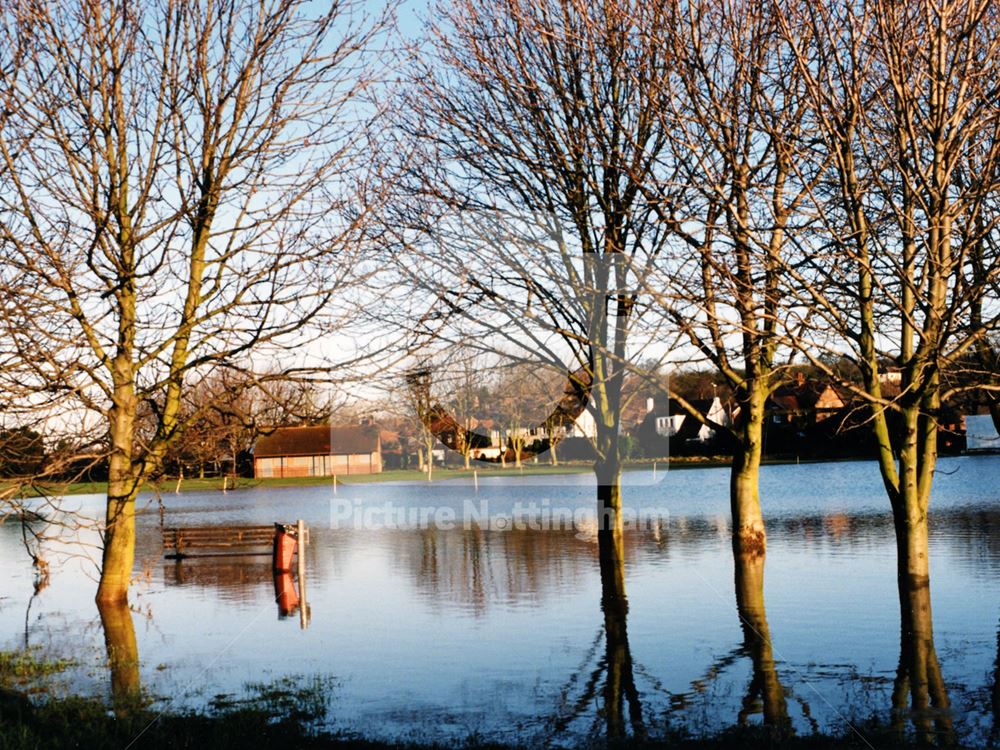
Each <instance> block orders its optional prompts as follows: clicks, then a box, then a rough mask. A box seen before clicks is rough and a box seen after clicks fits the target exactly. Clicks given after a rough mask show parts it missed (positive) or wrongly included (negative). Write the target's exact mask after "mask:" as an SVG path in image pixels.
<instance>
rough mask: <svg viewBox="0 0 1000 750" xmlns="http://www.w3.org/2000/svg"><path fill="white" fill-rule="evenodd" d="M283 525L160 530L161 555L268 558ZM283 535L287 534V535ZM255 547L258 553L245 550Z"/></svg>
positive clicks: (174, 556) (193, 527)
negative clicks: (161, 539) (161, 536)
mask: <svg viewBox="0 0 1000 750" xmlns="http://www.w3.org/2000/svg"><path fill="white" fill-rule="evenodd" d="M281 528H285V529H288V530H292V529H294V527H286V526H284V525H283V524H270V525H268V526H188V527H184V528H169V529H164V530H163V549H164V550H166V551H167V553H166V554H165V555H164V556H165V557H166V558H167V559H168V560H184V559H185V558H188V557H234V556H243V555H271V554H273V552H274V547H275V538H276V536H278V533H279V532H278V530H279V529H281ZM286 533H290V531H289V532H286ZM253 548H257V549H258V551H257V552H252V551H247V550H252V549H253Z"/></svg>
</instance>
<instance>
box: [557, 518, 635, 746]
mask: <svg viewBox="0 0 1000 750" xmlns="http://www.w3.org/2000/svg"><path fill="white" fill-rule="evenodd" d="M598 560H599V566H600V574H601V612H602V614H603V619H604V622H603V628H602V630H603V632H602V633H601V632H599V633H598V637H597V638H596V639H595V642H594V644H593V647H592V651H591V653H590V654H589V655H588V657H587V659H586V660H585V662H584V665H586V664H588V663H590V662H591V661H592V659H593V658H594V657H595V656H596V654H597V650H598V649H599V648H600V645H599V644H600V640H601V637H602V636H603V640H604V656H603V658H601V659H599V660H598V661H597V664H596V666H595V667H594V669H593V670H592V671H591V672H590V674H589V676H588V677H587V680H586V682H585V683H584V686H583V690H582V692H581V694H580V695H579V697H578V698H577V700H575V701H574V702H573V704H572V706H571V708H570V709H569V711H568V712H566V713H564V714H563V715H562V716H560V717H559V718H558V719H557V720H556V721H554V722H552V724H551V726H552V727H553V731H552V733H551V736H550V740H553V739H556V738H558V737H561V736H562V735H563V734H564V733H565V732H566V730H567V729H568V728H569V726H570V724H572V723H573V722H574V721H576V720H578V719H579V718H581V717H582V716H583V715H584V714H585V713H587V712H588V711H589V709H590V708H591V707H592V706H594V705H595V704H596V705H597V706H598V708H597V715H596V717H595V719H594V724H593V729H592V736H594V737H597V736H601V735H603V736H605V737H606V738H607V740H608V743H609V744H618V743H620V742H621V741H622V740H625V739H626V738H627V737H628V736H629V727H631V736H632V737H633V738H634V739H636V740H639V741H641V740H643V739H645V737H646V728H645V726H644V723H643V716H642V702H641V700H640V697H639V691H638V690H637V689H636V685H635V677H634V670H633V663H632V652H631V649H630V648H629V642H628V596H627V594H626V591H625V563H624V542H623V539H622V535H621V533H620V532H612V531H602V532H600V533H599V535H598ZM584 665H581V672H582V670H583V668H584ZM579 677H580V673H579V672H577V673H575V674H573V675H572V676H571V677H570V679H569V681H568V683H567V685H566V686H565V687H564V688H563V691H562V692H563V696H564V698H565V697H567V696H568V693H569V692H570V691H571V690H572V687H573V686H574V685H575V684H576V683H577V682H578V680H579ZM602 679H603V684H602ZM598 696H600V699H598Z"/></svg>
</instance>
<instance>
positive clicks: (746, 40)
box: [645, 0, 821, 554]
mask: <svg viewBox="0 0 1000 750" xmlns="http://www.w3.org/2000/svg"><path fill="white" fill-rule="evenodd" d="M667 5H668V7H669V8H670V13H671V18H672V23H671V24H670V27H671V30H672V33H671V35H670V37H669V39H670V53H671V56H672V59H673V61H674V65H673V71H672V75H671V78H670V81H671V96H670V97H666V98H665V99H664V104H665V108H664V110H663V111H662V112H661V113H660V116H661V117H662V118H663V127H664V129H665V130H666V131H667V132H668V133H669V138H668V153H669V158H670V160H671V163H672V164H673V165H675V166H676V171H677V180H678V181H679V182H680V184H681V185H682V186H683V192H682V196H683V197H681V198H680V199H676V198H675V199H673V200H670V199H669V198H670V196H669V194H668V195H667V196H665V197H666V198H667V199H664V196H661V195H660V194H659V192H658V188H659V187H661V186H659V185H657V184H655V183H653V182H649V183H647V184H646V185H645V190H646V191H647V195H648V196H649V198H650V200H652V201H653V202H654V205H655V206H656V207H657V210H658V212H659V213H660V216H661V218H662V220H663V221H664V223H665V224H666V225H667V226H668V227H669V228H670V230H671V233H672V235H673V236H674V237H676V243H674V244H675V246H676V247H675V249H674V251H673V252H671V253H666V254H664V255H663V258H662V260H663V262H662V263H661V264H660V266H659V268H658V269H657V273H656V274H654V275H651V276H648V277H647V278H646V285H645V291H646V292H647V293H648V294H649V295H651V296H652V298H653V299H654V300H655V302H656V304H657V305H658V306H659V307H660V308H661V309H662V310H663V312H664V314H665V315H666V316H667V317H668V319H669V321H670V324H671V325H672V326H673V327H674V328H675V329H676V330H677V331H679V332H680V335H681V336H682V338H683V341H684V344H685V348H686V349H687V350H689V351H690V352H691V357H692V358H693V360H694V361H696V362H702V363H707V364H709V365H710V366H712V367H713V368H714V369H715V370H716V372H717V373H718V375H717V377H718V378H719V379H720V380H721V382H722V383H723V384H724V385H725V386H726V388H727V389H728V390H729V391H730V392H731V393H732V394H733V398H734V401H735V407H734V409H733V417H734V419H733V421H734V423H733V425H732V426H731V427H730V426H728V425H722V424H714V423H713V424H710V427H712V429H714V430H717V431H720V432H722V433H726V434H728V436H729V438H730V439H729V441H728V442H729V444H730V445H731V446H732V450H733V462H732V473H731V481H730V496H731V507H732V523H733V544H734V547H735V548H736V550H737V553H738V554H740V553H745V552H752V551H755V550H756V551H757V552H761V553H762V552H763V551H764V549H765V540H766V535H765V530H764V520H763V515H762V513H761V506H760V497H759V490H758V477H759V472H760V462H761V457H762V453H763V429H764V420H765V409H766V407H767V402H768V397H769V396H770V394H771V392H772V391H773V390H774V389H775V388H776V387H777V386H778V385H779V384H780V382H781V379H782V373H783V362H782V357H783V356H784V358H785V360H787V358H788V357H787V354H788V347H787V344H786V339H785V338H784V337H783V331H782V326H781V320H782V319H783V318H784V317H785V315H786V314H787V306H788V305H789V304H794V298H793V297H792V296H791V295H789V294H788V293H787V281H788V274H786V273H784V271H783V268H784V264H785V262H786V258H787V256H788V255H789V254H790V239H789V235H790V234H792V233H794V232H796V231H799V230H800V229H801V227H802V226H803V225H806V224H808V222H809V220H810V216H811V207H810V205H809V203H810V198H811V195H810V190H811V188H812V186H813V183H814V182H815V179H816V176H815V175H817V174H819V173H821V172H820V170H819V169H818V168H816V167H815V166H814V167H813V168H812V173H811V174H810V172H809V171H808V170H807V169H806V167H807V166H808V164H803V163H802V160H801V159H800V152H801V151H802V149H804V148H806V145H805V141H806V140H807V139H808V137H809V135H808V132H807V130H808V127H809V124H808V113H809V107H808V101H807V99H806V97H805V95H804V91H803V80H802V76H801V74H800V73H799V71H798V70H797V69H796V67H795V64H794V60H792V59H790V55H789V50H788V45H787V43H786V42H785V40H784V39H783V38H782V36H781V33H780V27H779V24H778V20H777V18H776V14H775V12H774V9H773V6H772V5H771V4H770V3H756V2H746V1H745V0H725V1H724V2H714V1H711V0H693V1H692V2H671V3H668V4H667ZM664 171H665V172H667V171H668V170H664ZM666 189H667V190H668V191H675V190H676V189H677V182H671V183H669V184H668V185H667V186H666ZM675 356H676V355H675ZM671 385H672V384H671ZM670 390H671V395H672V396H673V397H674V398H675V402H676V403H678V404H680V405H681V406H682V407H683V408H685V409H686V410H687V411H688V413H689V414H690V415H691V416H692V417H693V418H695V419H698V420H702V421H705V420H706V416H705V415H704V414H703V413H702V412H701V411H699V410H698V409H697V408H695V407H694V406H693V405H692V404H691V403H690V402H689V401H688V400H687V399H685V398H684V397H683V395H682V394H681V393H680V392H678V391H677V390H676V389H674V388H671V389H670ZM713 390H714V389H713Z"/></svg>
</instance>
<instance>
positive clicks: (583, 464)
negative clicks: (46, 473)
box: [44, 457, 729, 495]
mask: <svg viewBox="0 0 1000 750" xmlns="http://www.w3.org/2000/svg"><path fill="white" fill-rule="evenodd" d="M656 463H657V465H658V466H659V467H660V468H661V469H666V468H668V467H669V468H671V469H678V468H692V467H696V466H728V464H729V460H728V459H726V458H721V457H720V458H717V459H705V458H675V459H673V460H671V461H669V462H668V461H665V460H658V461H657V462H656ZM652 465H653V461H651V460H644V461H630V462H626V464H625V470H626V471H629V470H637V469H649V468H650V467H651V466H652ZM591 466H592V465H591V463H590V462H587V461H572V462H567V463H561V464H560V465H559V466H551V465H549V464H533V463H527V464H525V465H524V466H523V467H522V468H520V469H517V468H515V467H514V466H513V465H508V466H507V468H505V469H504V468H501V467H500V466H499V465H498V464H480V465H478V466H476V467H475V468H474V471H475V472H476V473H477V474H478V475H479V476H480V477H497V476H540V475H547V474H584V473H589V472H590V471H591ZM472 475H473V469H469V470H466V469H462V468H443V467H439V466H435V467H434V472H433V475H432V481H434V482H438V481H447V480H450V479H466V480H470V479H471V478H472ZM416 481H427V475H426V474H425V473H424V472H422V471H419V470H417V469H389V470H387V471H383V472H381V473H380V474H351V475H348V476H338V477H337V483H338V484H341V485H349V484H369V483H371V482H416ZM332 483H333V478H332V477H294V478H291V477H289V478H282V479H249V478H246V477H238V478H237V479H236V480H233V479H232V478H229V479H227V480H224V479H223V478H222V477H208V478H205V479H199V478H190V479H188V478H185V479H184V480H183V481H181V482H180V485H179V486H178V482H177V479H176V478H172V479H163V480H160V481H158V482H148V483H147V484H146V485H144V491H146V492H161V493H164V494H166V493H173V492H176V491H180V492H204V491H210V490H219V491H221V490H222V489H223V484H225V486H226V488H228V489H230V490H234V489H236V490H238V489H245V488H248V487H312V486H319V485H325V484H332ZM44 490H45V491H46V492H47V493H49V494H53V495H89V494H98V495H101V494H104V493H105V492H106V491H107V485H106V484H105V483H104V482H72V483H69V484H52V485H46V486H45V487H44Z"/></svg>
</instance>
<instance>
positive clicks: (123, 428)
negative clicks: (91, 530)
mask: <svg viewBox="0 0 1000 750" xmlns="http://www.w3.org/2000/svg"><path fill="white" fill-rule="evenodd" d="M134 427H135V396H134V390H133V388H132V386H131V384H130V383H126V384H124V385H119V386H118V387H116V389H115V406H114V408H113V409H112V412H111V434H110V438H111V456H110V459H109V464H108V497H107V510H106V516H105V528H104V553H103V559H102V564H101V580H100V583H99V584H98V587H97V599H98V601H105V602H108V601H122V602H124V601H126V599H127V598H128V587H129V582H130V580H131V578H132V565H133V563H134V561H135V498H136V495H138V494H139V488H140V486H141V478H139V477H137V476H136V475H135V470H134V467H133V465H132V448H133V439H134Z"/></svg>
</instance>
